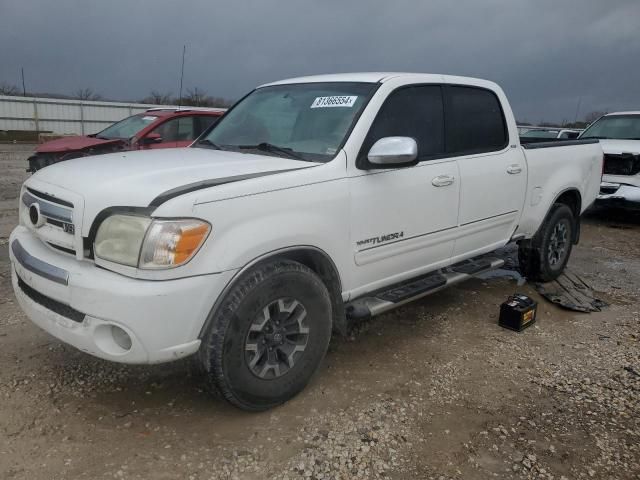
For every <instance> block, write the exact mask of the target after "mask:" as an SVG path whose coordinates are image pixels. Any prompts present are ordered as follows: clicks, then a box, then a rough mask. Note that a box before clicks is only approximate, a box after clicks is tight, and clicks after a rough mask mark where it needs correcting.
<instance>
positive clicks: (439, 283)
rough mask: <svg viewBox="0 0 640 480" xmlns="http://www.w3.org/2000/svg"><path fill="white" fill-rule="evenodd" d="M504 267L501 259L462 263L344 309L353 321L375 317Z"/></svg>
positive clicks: (400, 284)
mask: <svg viewBox="0 0 640 480" xmlns="http://www.w3.org/2000/svg"><path fill="white" fill-rule="evenodd" d="M503 265H504V260H503V259H501V258H486V257H484V258H480V259H476V260H473V259H472V260H465V261H464V262H460V263H457V264H455V265H451V266H450V267H447V268H443V269H442V270H438V271H437V272H432V273H429V274H427V275H421V276H419V277H416V278H412V279H409V280H405V281H404V282H400V283H396V284H394V285H391V286H389V287H387V288H385V289H383V290H378V291H377V292H374V293H373V294H371V295H370V296H367V297H360V298H357V299H355V300H353V301H351V302H349V303H347V304H346V305H345V307H346V311H347V315H348V316H349V317H350V318H352V319H362V318H368V317H374V316H376V315H380V314H381V313H385V312H387V311H389V310H392V309H394V308H397V307H400V306H402V305H405V304H407V303H409V302H413V301H414V300H417V299H419V298H422V297H426V296H427V295H431V294H432V293H435V292H438V291H440V290H443V289H445V288H447V287H450V286H452V285H456V284H458V283H461V282H464V281H465V280H468V279H470V278H472V277H473V276H474V275H477V274H479V273H483V272H487V271H489V270H495V269H496V268H500V267H502V266H503Z"/></svg>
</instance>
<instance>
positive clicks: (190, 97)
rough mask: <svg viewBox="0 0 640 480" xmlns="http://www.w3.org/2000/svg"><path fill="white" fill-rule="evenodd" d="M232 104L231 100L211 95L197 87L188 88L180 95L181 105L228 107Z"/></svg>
mask: <svg viewBox="0 0 640 480" xmlns="http://www.w3.org/2000/svg"><path fill="white" fill-rule="evenodd" d="M232 104H233V102H232V101H230V100H227V99H225V98H222V97H211V96H209V95H207V93H206V92H205V91H204V90H201V89H199V88H198V87H195V88H193V89H188V90H187V94H186V95H185V96H184V97H182V105H188V106H191V107H228V106H230V105H232Z"/></svg>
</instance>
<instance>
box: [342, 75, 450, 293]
mask: <svg viewBox="0 0 640 480" xmlns="http://www.w3.org/2000/svg"><path fill="white" fill-rule="evenodd" d="M390 136H405V137H412V138H414V139H415V140H416V142H417V143H418V156H419V159H420V160H421V161H420V163H418V165H416V166H413V167H405V168H398V169H392V170H355V175H354V176H352V177H351V178H350V193H351V214H350V215H351V225H352V235H351V239H352V248H353V255H354V262H355V267H354V281H355V282H354V285H356V286H357V287H358V288H359V289H361V291H367V290H371V289H372V288H377V287H381V286H384V285H385V284H389V283H393V282H394V281H398V280H402V279H404V278H408V277H410V276H413V275H416V274H418V273H422V272H425V271H428V270H433V269H436V268H439V267H440V266H442V265H444V264H446V263H447V262H448V261H449V259H450V257H451V254H452V250H453V245H454V241H455V235H456V233H455V231H456V227H457V220H458V195H459V188H460V182H459V175H458V166H457V163H456V161H455V159H448V158H444V152H445V143H444V104H443V96H442V87H441V86H440V85H419V86H413V85H412V86H408V87H401V88H399V89H396V90H395V91H393V92H392V93H390V94H389V96H388V97H387V99H386V100H385V102H384V103H383V105H382V106H381V108H380V110H379V112H378V114H377V116H376V118H375V120H374V121H373V124H372V126H371V128H370V130H369V133H368V135H367V137H366V138H365V141H364V143H363V146H362V148H361V151H360V154H359V158H358V161H359V162H360V161H361V160H362V158H361V157H364V158H366V155H367V152H368V151H369V149H370V148H371V146H372V145H373V144H374V143H375V142H376V141H377V140H379V139H380V138H383V137H390Z"/></svg>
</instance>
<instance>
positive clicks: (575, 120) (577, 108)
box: [573, 96, 582, 123]
mask: <svg viewBox="0 0 640 480" xmlns="http://www.w3.org/2000/svg"><path fill="white" fill-rule="evenodd" d="M581 103H582V96H580V97H578V106H576V117H575V118H574V119H573V123H576V122H577V121H578V112H579V111H580V104H581Z"/></svg>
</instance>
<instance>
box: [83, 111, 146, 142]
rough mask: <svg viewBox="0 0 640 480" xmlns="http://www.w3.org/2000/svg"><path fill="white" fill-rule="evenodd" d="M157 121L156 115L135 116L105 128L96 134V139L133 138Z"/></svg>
mask: <svg viewBox="0 0 640 480" xmlns="http://www.w3.org/2000/svg"><path fill="white" fill-rule="evenodd" d="M157 119H158V117H157V116H155V115H145V114H140V115H134V116H132V117H128V118H125V119H124V120H120V121H119V122H117V123H114V124H113V125H111V126H110V127H107V128H105V129H104V130H102V131H101V132H99V133H98V134H96V137H97V138H103V139H105V140H111V139H116V138H119V139H129V138H133V137H134V136H135V135H136V134H137V133H138V132H139V131H140V130H142V129H143V128H145V127H146V126H147V125H150V124H151V123H153V122H155V121H156V120H157Z"/></svg>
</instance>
